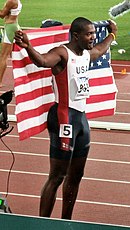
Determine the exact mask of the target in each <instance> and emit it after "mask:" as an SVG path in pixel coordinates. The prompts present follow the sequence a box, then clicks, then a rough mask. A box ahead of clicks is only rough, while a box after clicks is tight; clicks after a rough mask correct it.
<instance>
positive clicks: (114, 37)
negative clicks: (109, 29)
mask: <svg viewBox="0 0 130 230" xmlns="http://www.w3.org/2000/svg"><path fill="white" fill-rule="evenodd" d="M110 34H111V35H112V37H113V40H114V41H115V40H116V36H115V34H114V33H110Z"/></svg>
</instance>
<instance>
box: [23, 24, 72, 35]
mask: <svg viewBox="0 0 130 230" xmlns="http://www.w3.org/2000/svg"><path fill="white" fill-rule="evenodd" d="M69 28H70V25H61V26H53V27H46V28H38V29H32V30H25V32H26V33H32V32H45V31H57V30H58V31H59V30H66V29H69Z"/></svg>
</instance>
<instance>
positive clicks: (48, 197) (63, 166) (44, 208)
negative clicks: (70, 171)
mask: <svg viewBox="0 0 130 230" xmlns="http://www.w3.org/2000/svg"><path fill="white" fill-rule="evenodd" d="M68 164H69V160H58V159H53V158H51V159H50V173H49V177H48V180H47V182H46V184H45V185H44V187H43V189H42V193H41V200H40V216H44V217H50V215H51V212H52V210H53V207H54V203H55V200H56V192H57V189H58V187H59V186H60V184H61V183H62V181H63V180H64V176H65V175H66V171H67V168H68Z"/></svg>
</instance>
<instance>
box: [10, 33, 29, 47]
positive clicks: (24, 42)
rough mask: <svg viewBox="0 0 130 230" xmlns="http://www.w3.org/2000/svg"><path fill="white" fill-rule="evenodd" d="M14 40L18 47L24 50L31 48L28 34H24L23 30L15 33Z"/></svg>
mask: <svg viewBox="0 0 130 230" xmlns="http://www.w3.org/2000/svg"><path fill="white" fill-rule="evenodd" d="M14 39H15V43H16V44H17V45H18V46H20V47H22V48H25V49H26V48H28V46H29V44H30V43H29V39H28V37H27V34H26V33H24V32H23V31H21V30H18V31H16V32H15V37H14Z"/></svg>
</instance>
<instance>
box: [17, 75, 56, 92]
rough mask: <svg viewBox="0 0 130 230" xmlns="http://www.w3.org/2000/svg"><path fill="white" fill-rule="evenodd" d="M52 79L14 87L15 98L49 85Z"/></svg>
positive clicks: (42, 79) (43, 79) (48, 78)
mask: <svg viewBox="0 0 130 230" xmlns="http://www.w3.org/2000/svg"><path fill="white" fill-rule="evenodd" d="M51 80H52V77H47V78H41V79H38V80H35V81H32V82H28V83H26V84H21V85H19V86H16V87H15V96H19V95H21V94H26V93H28V92H32V91H33V90H35V89H39V90H40V88H43V87H44V86H50V85H51Z"/></svg>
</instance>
